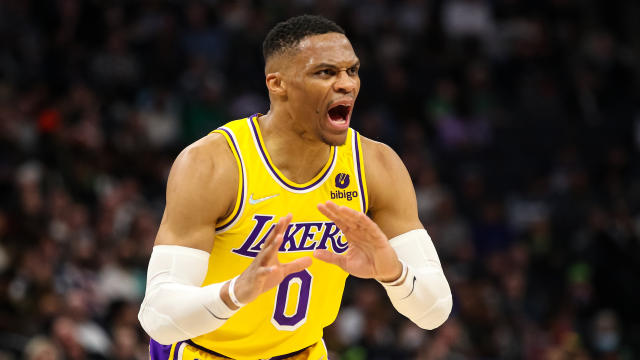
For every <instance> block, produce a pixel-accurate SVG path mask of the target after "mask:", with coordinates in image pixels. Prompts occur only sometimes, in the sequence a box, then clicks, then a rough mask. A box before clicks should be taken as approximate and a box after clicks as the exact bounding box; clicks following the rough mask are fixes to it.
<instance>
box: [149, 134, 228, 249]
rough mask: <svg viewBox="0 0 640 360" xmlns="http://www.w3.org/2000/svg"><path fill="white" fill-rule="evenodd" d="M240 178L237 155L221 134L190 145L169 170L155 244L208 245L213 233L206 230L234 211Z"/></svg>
mask: <svg viewBox="0 0 640 360" xmlns="http://www.w3.org/2000/svg"><path fill="white" fill-rule="evenodd" d="M238 181H239V179H238V171H237V164H236V161H235V158H234V156H233V153H232V152H231V149H230V148H229V145H228V144H227V141H226V139H225V138H224V137H223V136H222V135H220V134H216V133H213V134H210V135H207V136H205V137H204V138H202V139H200V140H198V141H196V142H194V143H193V144H191V145H189V146H187V147H186V148H185V149H184V150H182V152H180V154H179V155H178V156H177V157H176V160H175V161H174V163H173V166H172V167H171V172H170V173H169V179H168V181H167V203H166V207H165V211H164V215H163V217H162V223H161V225H160V231H159V233H158V236H157V237H156V245H158V244H178V245H184V246H190V247H194V248H199V249H203V250H207V249H209V248H210V246H211V243H210V242H211V241H212V240H213V234H208V233H206V232H208V231H213V230H212V229H214V228H215V224H216V223H217V222H218V220H220V219H221V218H223V217H224V216H225V215H226V214H228V213H230V212H231V211H232V209H233V206H234V205H235V199H236V193H237V188H238ZM173 235H175V236H173Z"/></svg>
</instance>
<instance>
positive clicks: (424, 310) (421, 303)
mask: <svg viewBox="0 0 640 360" xmlns="http://www.w3.org/2000/svg"><path fill="white" fill-rule="evenodd" d="M389 242H390V244H391V247H393V249H394V250H395V251H396V253H397V254H398V258H399V259H400V260H401V261H402V262H403V266H404V267H405V269H403V274H404V273H405V272H406V277H405V279H404V281H403V282H402V283H401V284H398V285H392V284H391V283H382V282H381V284H382V285H383V286H384V288H385V290H386V291H387V294H388V295H389V299H390V300H391V303H392V304H393V306H394V307H395V308H396V310H398V312H399V313H401V314H402V315H404V316H406V317H408V318H409V319H410V320H411V321H413V322H414V323H415V324H416V325H418V326H420V327H421V328H423V329H429V330H431V329H435V328H437V327H438V326H440V325H442V323H444V322H445V320H447V318H448V317H449V313H450V312H451V308H452V306H453V301H452V297H451V290H450V289H449V283H448V282H447V279H446V278H445V277H444V273H443V272H442V266H441V265H440V260H439V259H438V254H437V252H436V249H435V247H434V246H433V242H432V241H431V237H430V236H429V234H428V233H427V231H426V230H424V229H418V230H411V231H409V232H406V233H404V234H401V235H398V236H396V237H394V238H393V239H390V240H389ZM401 277H402V276H401Z"/></svg>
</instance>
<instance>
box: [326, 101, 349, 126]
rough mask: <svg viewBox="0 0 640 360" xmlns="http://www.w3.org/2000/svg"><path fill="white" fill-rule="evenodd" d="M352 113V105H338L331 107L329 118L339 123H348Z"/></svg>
mask: <svg viewBox="0 0 640 360" xmlns="http://www.w3.org/2000/svg"><path fill="white" fill-rule="evenodd" d="M350 113H351V106H348V105H336V106H334V107H332V108H331V109H329V112H328V114H329V119H331V121H333V122H337V123H346V122H347V120H348V119H349V114H350Z"/></svg>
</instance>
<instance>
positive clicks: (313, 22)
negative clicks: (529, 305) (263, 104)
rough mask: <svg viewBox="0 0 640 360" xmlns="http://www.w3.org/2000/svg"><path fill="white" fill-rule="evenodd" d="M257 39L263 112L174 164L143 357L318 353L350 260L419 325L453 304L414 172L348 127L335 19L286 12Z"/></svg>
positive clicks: (347, 88)
mask: <svg viewBox="0 0 640 360" xmlns="http://www.w3.org/2000/svg"><path fill="white" fill-rule="evenodd" d="M263 51H264V59H265V74H266V85H267V88H268V91H269V97H270V100H271V107H270V109H269V111H268V112H267V113H266V114H265V115H261V114H255V115H252V116H250V117H248V118H245V119H241V120H236V121H232V122H230V123H228V124H226V125H225V126H223V127H220V128H219V129H217V130H215V131H213V132H212V133H211V134H210V135H208V136H206V137H204V138H202V139H201V140H198V141H196V142H195V143H194V144H192V145H190V146H189V147H187V148H186V149H185V150H184V151H183V152H182V153H181V154H180V155H179V156H178V158H177V159H176V161H175V163H174V165H173V168H172V170H171V173H170V175H169V180H168V184H167V204H166V209H165V212H164V216H163V218H162V223H161V224H160V229H159V231H158V235H157V238H156V243H155V246H154V249H153V252H152V254H151V259H150V261H149V270H148V276H147V290H146V296H145V299H144V301H143V303H142V306H141V308H140V313H139V315H138V317H139V319H140V323H141V324H142V326H143V328H144V329H145V331H146V332H147V333H148V334H149V335H150V337H151V338H152V340H151V346H150V353H151V359H154V360H155V359H201V360H204V359H220V358H233V359H314V360H315V359H326V358H327V350H326V348H325V346H324V343H323V341H322V332H323V328H324V327H325V326H327V325H329V324H331V323H332V322H333V321H334V319H335V318H336V315H337V313H338V309H339V307H340V301H341V298H342V292H343V288H344V283H345V279H346V277H347V275H349V274H351V275H354V276H357V277H361V278H373V279H376V280H377V281H379V282H380V283H381V285H382V286H384V288H385V289H386V291H387V294H388V296H389V298H390V299H391V302H392V303H393V305H394V307H395V308H396V309H397V310H398V311H399V312H400V313H401V314H403V315H405V316H406V317H408V318H409V319H411V320H412V321H413V322H415V323H416V324H417V325H418V326H420V327H422V328H425V329H433V328H435V327H437V326H439V325H440V324H442V323H443V322H444V321H445V320H446V319H447V317H448V315H449V312H450V310H451V304H452V301H451V292H450V290H449V285H448V284H447V280H446V279H445V277H444V275H443V273H442V268H441V266H440V261H439V260H438V256H437V254H436V251H435V249H434V246H433V244H432V242H431V239H430V238H429V235H428V234H427V232H426V231H425V230H424V228H423V226H422V224H421V223H420V221H419V220H418V216H417V206H416V197H415V193H414V190H413V186H412V184H411V180H410V178H409V175H408V173H407V170H406V169H405V167H404V165H403V164H402V162H401V160H400V158H399V157H398V156H397V155H396V154H395V153H394V152H393V150H391V149H390V148H389V147H387V146H385V145H383V144H381V143H378V142H375V141H373V140H370V139H367V138H365V137H362V136H360V135H359V134H358V133H357V132H356V131H355V130H353V129H351V128H350V127H349V121H350V119H351V113H352V111H353V108H354V103H355V100H356V97H357V95H358V91H359V89H360V79H359V77H358V68H359V66H360V62H359V60H358V58H357V57H356V54H355V53H354V51H353V48H352V47H351V43H350V42H349V40H348V39H347V38H346V37H345V35H344V31H343V30H342V28H340V27H339V26H338V25H336V24H335V23H333V22H331V21H329V20H327V19H325V18H322V17H317V16H307V15H305V16H300V17H295V18H291V19H289V20H287V21H286V22H283V23H280V24H278V25H276V26H275V27H274V28H273V29H272V30H271V31H270V32H269V34H268V35H267V37H266V39H265V41H264V44H263ZM291 214H292V215H291ZM365 214H367V215H368V216H367V215H365ZM312 257H314V258H315V259H314V260H313V261H312Z"/></svg>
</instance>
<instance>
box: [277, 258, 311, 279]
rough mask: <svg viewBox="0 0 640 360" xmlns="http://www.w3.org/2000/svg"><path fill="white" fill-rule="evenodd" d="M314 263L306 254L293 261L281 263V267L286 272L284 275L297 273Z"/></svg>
mask: <svg viewBox="0 0 640 360" xmlns="http://www.w3.org/2000/svg"><path fill="white" fill-rule="evenodd" d="M311 263H312V260H311V258H310V257H308V256H305V257H303V258H299V259H295V260H293V261H291V262H288V263H284V264H281V265H280V267H281V268H282V271H283V273H284V276H287V275H289V274H291V273H295V272H298V271H301V270H303V269H306V268H308V267H309V266H310V265H311Z"/></svg>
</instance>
